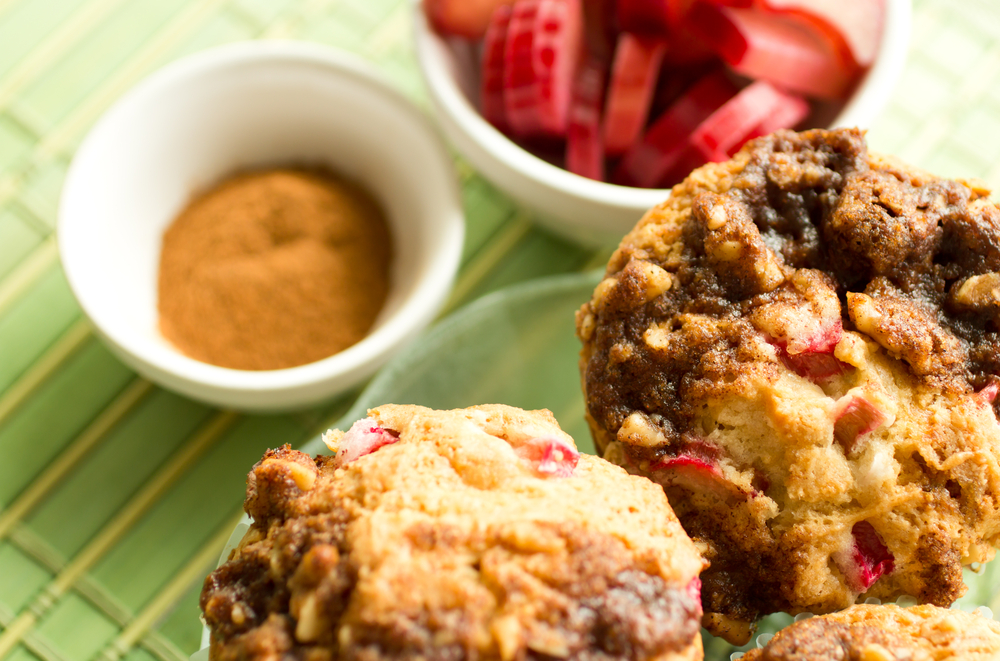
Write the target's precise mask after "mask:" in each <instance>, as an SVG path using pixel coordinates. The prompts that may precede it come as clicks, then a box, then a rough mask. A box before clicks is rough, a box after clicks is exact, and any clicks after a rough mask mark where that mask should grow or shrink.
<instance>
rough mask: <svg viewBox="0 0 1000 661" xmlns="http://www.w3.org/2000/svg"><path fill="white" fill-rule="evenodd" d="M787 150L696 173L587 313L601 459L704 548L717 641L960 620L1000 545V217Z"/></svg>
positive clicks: (781, 139) (834, 156) (796, 147)
mask: <svg viewBox="0 0 1000 661" xmlns="http://www.w3.org/2000/svg"><path fill="white" fill-rule="evenodd" d="M988 194H989V191H987V190H985V189H984V188H983V187H982V186H980V185H977V184H975V183H970V182H963V181H952V180H947V179H941V178H938V177H934V176H932V175H929V174H926V173H923V172H919V171H917V170H914V169H912V168H909V167H907V166H905V165H902V164H900V163H898V162H895V161H893V160H891V159H888V158H884V157H880V156H877V155H874V154H869V153H868V151H867V146H866V144H865V140H864V135H863V133H862V132H860V131H857V130H838V131H823V130H817V131H808V132H805V133H798V134H797V133H794V132H790V131H783V132H779V133H776V134H774V135H772V136H767V137H763V138H759V139H757V140H754V141H752V142H750V143H749V144H748V145H747V146H746V147H744V148H743V149H742V150H741V151H740V152H739V153H737V154H736V156H735V157H734V158H732V160H730V161H728V162H724V163H717V164H710V165H707V166H705V167H702V168H700V169H698V170H696V171H694V172H693V173H692V174H691V175H690V176H689V177H688V178H687V179H686V180H685V181H684V182H683V183H682V184H680V185H678V186H676V187H675V188H674V189H673V192H672V194H671V196H670V199H669V200H668V201H666V202H665V203H663V204H662V205H661V206H659V207H657V208H655V209H653V210H652V211H650V212H648V213H647V214H646V215H645V216H644V217H643V219H642V220H641V221H640V222H639V224H638V225H637V226H636V227H635V229H634V230H633V231H632V232H631V233H629V234H628V235H627V236H626V237H625V238H624V239H623V240H622V242H621V245H620V246H619V248H618V249H617V251H616V252H615V253H614V255H613V256H612V258H611V260H610V263H609V265H608V269H607V274H606V277H605V278H604V280H603V281H602V282H601V283H600V284H599V285H598V287H597V288H596V289H595V291H594V295H593V297H592V299H591V300H590V302H588V303H587V304H586V305H584V306H583V308H582V309H581V310H580V311H579V313H578V315H577V333H578V335H579V337H580V339H581V341H582V342H583V350H582V354H581V363H580V364H581V372H582V382H583V389H584V394H585V399H586V405H587V416H588V421H589V423H590V427H591V430H592V432H593V435H594V439H595V441H596V444H597V446H598V447H599V448H600V449H601V451H602V452H603V454H604V457H605V458H606V459H609V460H611V461H613V462H615V463H617V464H619V465H621V466H624V467H625V468H626V469H628V470H629V471H630V472H632V473H635V474H638V475H644V476H647V477H649V478H650V479H652V480H654V481H655V482H657V483H659V484H660V485H662V486H663V488H664V490H665V491H666V493H667V496H668V497H669V499H670V503H671V505H672V506H673V509H674V511H675V512H676V513H677V516H678V517H679V518H680V520H681V524H682V525H683V526H684V528H685V530H686V531H687V532H688V534H689V535H691V536H692V538H694V539H695V542H696V543H697V544H698V545H699V546H700V547H701V548H703V550H704V552H705V555H706V558H707V559H708V560H709V561H710V563H711V566H710V568H709V569H708V570H707V571H706V572H704V573H703V574H702V576H701V578H702V583H703V590H702V605H703V607H704V610H705V620H704V624H705V626H706V627H707V628H708V629H709V630H710V631H712V632H713V633H716V634H718V635H721V636H723V637H725V638H726V639H727V640H729V641H731V642H735V643H743V642H746V641H747V640H749V638H750V635H751V631H752V623H753V622H754V621H755V620H757V619H758V618H759V617H760V616H761V615H763V614H765V613H771V612H776V611H787V612H790V613H799V612H804V611H809V612H813V613H826V612H831V611H834V610H838V609H842V608H846V607H847V606H849V605H851V604H853V603H855V602H857V601H858V600H859V599H861V598H862V597H877V598H879V599H882V600H885V601H892V600H894V599H895V598H896V597H897V596H900V595H904V594H908V595H913V596H915V597H916V598H917V599H918V600H919V602H920V603H930V604H935V605H938V606H947V605H949V604H951V603H952V602H953V601H954V600H955V599H956V598H957V597H959V596H961V595H962V594H963V592H964V590H965V587H964V584H963V583H962V573H961V569H962V566H963V565H968V564H971V563H975V562H985V561H987V560H989V559H990V558H992V557H993V553H994V549H993V547H994V546H995V545H996V543H997V541H998V533H1000V512H998V507H1000V469H998V458H1000V450H998V448H1000V428H998V424H997V413H996V404H995V399H996V395H997V391H998V383H1000V379H998V378H997V376H996V375H997V374H998V373H1000V351H998V350H1000V335H998V333H997V322H998V315H1000V210H998V208H997V207H996V206H995V205H994V204H991V203H989V202H988V201H987V200H986V197H987V196H988Z"/></svg>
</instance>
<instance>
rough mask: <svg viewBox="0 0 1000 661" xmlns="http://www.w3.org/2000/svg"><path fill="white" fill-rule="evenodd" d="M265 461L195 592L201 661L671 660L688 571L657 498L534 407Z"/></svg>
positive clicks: (687, 634)
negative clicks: (206, 648) (233, 536)
mask: <svg viewBox="0 0 1000 661" xmlns="http://www.w3.org/2000/svg"><path fill="white" fill-rule="evenodd" d="M369 416H370V417H369V418H367V419H365V420H362V421H360V422H358V423H357V424H355V425H354V426H353V427H352V428H351V430H350V431H349V432H347V433H346V434H344V433H341V432H330V433H329V434H328V435H327V436H326V437H325V438H324V440H325V441H326V442H327V443H328V445H329V446H330V448H331V450H335V451H336V454H335V455H334V456H320V457H317V458H315V459H313V458H311V457H310V456H308V455H305V454H303V453H301V452H296V451H294V450H291V449H289V448H287V447H285V448H282V449H279V450H274V451H268V452H267V453H266V454H265V455H264V458H263V460H262V461H261V462H260V463H258V464H257V465H256V466H254V468H253V470H252V471H251V473H250V475H249V478H248V481H247V496H246V502H245V509H246V511H247V513H248V514H249V515H250V516H251V517H253V525H252V527H251V528H250V530H249V531H248V532H247V534H246V536H245V537H244V539H243V540H242V541H241V543H240V544H239V546H238V547H237V548H236V550H234V551H233V553H232V554H231V556H230V558H229V561H228V562H226V563H225V564H223V565H222V566H221V567H219V568H218V569H217V570H216V571H214V572H213V573H212V574H211V575H210V576H209V577H208V578H207V579H206V581H205V587H204V590H203V592H202V596H201V607H202V609H203V611H204V614H205V620H206V622H207V624H208V626H209V627H210V629H211V632H212V642H211V648H210V658H212V659H213V660H216V661H219V660H222V659H227V660H228V659H232V660H234V661H235V660H237V659H240V660H244V661H245V660H248V659H265V658H267V659H279V658H282V657H284V658H298V659H306V660H308V661H323V660H327V659H358V660H363V661H375V660H379V659H400V660H414V661H415V660H417V659H434V660H442V661H449V660H455V661H459V660H463V659H478V660H480V661H491V660H502V661H514V660H518V661H521V660H529V659H537V660H539V661H541V660H543V659H545V660H548V659H580V660H583V659H586V660H595V661H599V660H603V659H606V660H608V661H610V660H612V659H615V660H624V659H629V660H635V661H639V660H645V659H651V660H652V659H655V660H663V661H667V660H670V661H681V660H694V659H700V658H701V656H702V648H701V638H700V635H699V622H700V620H701V605H700V599H699V595H698V589H699V585H700V583H699V581H698V573H699V572H700V571H701V569H702V567H703V564H704V561H703V560H702V558H701V556H700V555H699V553H698V551H697V549H696V548H695V546H694V544H693V543H692V542H691V540H690V539H688V537H687V536H686V535H685V534H684V531H683V529H682V528H681V526H680V524H679V523H678V521H677V519H676V517H675V516H674V515H673V513H672V512H671V510H670V506H669V505H668V503H667V499H666V498H665V496H664V494H663V490H662V489H661V488H660V487H659V486H657V485H655V484H652V483H651V482H649V481H647V480H645V479H642V478H637V477H634V476H630V475H628V474H627V473H626V472H625V471H624V470H622V469H621V468H619V467H617V466H614V465H612V464H610V463H607V462H605V461H603V460H601V459H599V458H597V457H592V456H581V455H580V454H579V453H578V452H577V451H576V448H575V445H574V443H573V439H572V438H570V437H569V436H568V435H567V434H565V433H564V432H563V431H561V430H560V429H559V426H558V424H557V423H556V421H555V419H554V418H553V417H552V415H551V414H550V413H549V412H548V411H535V412H527V411H522V410H520V409H515V408H509V407H504V406H482V407H475V408H470V409H465V410H456V411H433V410H429V409H425V408H421V407H416V406H382V407H380V408H377V409H373V410H371V411H369Z"/></svg>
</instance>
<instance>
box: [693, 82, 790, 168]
mask: <svg viewBox="0 0 1000 661" xmlns="http://www.w3.org/2000/svg"><path fill="white" fill-rule="evenodd" d="M799 102H801V103H805V102H804V101H802V100H801V99H799V98H798V97H793V96H791V95H789V94H786V93H784V92H782V91H781V90H779V89H778V88H776V87H775V86H774V85H772V84H771V83H769V82H767V81H764V80H758V81H756V82H754V83H751V84H750V85H748V86H747V87H744V88H743V89H742V90H740V92H739V93H738V94H737V95H736V96H734V97H733V98H731V99H729V101H727V102H726V103H725V104H723V105H722V107H721V108H719V109H718V110H716V111H715V112H714V113H712V114H711V115H710V116H709V117H708V118H707V119H705V121H704V122H702V123H701V124H699V125H698V128H697V129H695V131H694V133H692V134H691V138H690V142H691V146H692V147H694V148H695V149H697V150H698V152H699V153H700V154H701V155H702V156H704V157H705V160H706V161H710V160H714V159H716V158H718V159H719V160H725V159H726V158H728V157H729V155H730V154H732V153H735V152H736V151H737V150H738V149H739V148H740V147H741V146H743V143H745V142H746V141H747V140H749V139H750V138H751V137H753V136H754V133H755V131H756V129H757V127H758V126H761V125H763V124H766V123H768V118H769V117H770V116H771V115H773V114H775V113H778V112H781V111H782V109H783V107H785V106H789V105H797V104H798V103H799Z"/></svg>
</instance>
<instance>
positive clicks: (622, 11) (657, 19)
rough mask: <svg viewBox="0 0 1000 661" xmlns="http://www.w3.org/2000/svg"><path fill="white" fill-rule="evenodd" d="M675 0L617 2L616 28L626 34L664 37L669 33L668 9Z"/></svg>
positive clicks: (628, 0) (621, 0) (625, 0)
mask: <svg viewBox="0 0 1000 661" xmlns="http://www.w3.org/2000/svg"><path fill="white" fill-rule="evenodd" d="M673 2H675V0H618V2H617V3H616V8H617V10H618V13H617V17H618V27H619V29H621V30H624V31H626V32H632V33H637V34H644V35H650V36H656V37H661V38H662V37H665V36H667V34H669V33H670V25H671V22H670V13H669V12H670V7H669V5H670V4H671V3H673Z"/></svg>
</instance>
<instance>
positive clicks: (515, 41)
mask: <svg viewBox="0 0 1000 661" xmlns="http://www.w3.org/2000/svg"><path fill="white" fill-rule="evenodd" d="M582 42H583V19H582V12H581V8H580V0H518V2H517V3H516V4H515V5H514V11H513V14H512V16H511V20H510V26H509V27H508V33H507V44H506V48H505V49H504V105H505V109H506V112H507V121H508V123H509V124H510V127H511V129H512V130H513V132H514V133H515V134H516V135H518V136H520V137H523V138H529V137H546V136H560V137H562V136H565V135H566V127H567V124H568V119H569V105H570V93H571V90H572V85H573V78H574V76H575V74H576V68H577V65H578V63H579V58H580V49H581V45H582Z"/></svg>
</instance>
